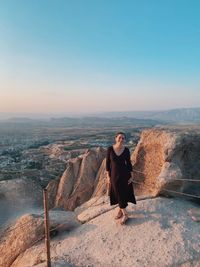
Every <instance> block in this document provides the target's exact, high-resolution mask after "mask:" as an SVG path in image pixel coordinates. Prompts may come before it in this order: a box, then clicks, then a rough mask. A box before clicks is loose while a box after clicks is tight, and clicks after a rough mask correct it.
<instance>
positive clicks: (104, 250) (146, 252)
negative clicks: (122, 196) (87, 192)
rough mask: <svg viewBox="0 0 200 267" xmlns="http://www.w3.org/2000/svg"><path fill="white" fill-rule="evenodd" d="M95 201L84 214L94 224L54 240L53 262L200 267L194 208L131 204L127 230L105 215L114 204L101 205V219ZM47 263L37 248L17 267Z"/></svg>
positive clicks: (161, 202) (177, 203) (158, 201)
mask: <svg viewBox="0 0 200 267" xmlns="http://www.w3.org/2000/svg"><path fill="white" fill-rule="evenodd" d="M94 201H95V199H91V200H90V201H89V203H87V204H86V203H85V204H84V208H86V206H89V207H90V208H89V209H88V211H87V209H85V210H84V211H83V212H84V214H85V215H86V212H87V221H88V222H86V223H84V224H82V225H80V226H79V227H77V228H75V229H73V230H72V231H70V232H66V233H65V234H64V235H60V236H58V237H57V238H56V239H54V240H52V242H51V259H52V262H56V261H57V262H62V263H63V264H64V262H66V265H67V264H68V263H70V264H71V265H72V266H77V267H78V266H79V267H81V266H95V267H102V266H108V267H112V266H117V267H118V266H123V267H129V266H134V267H141V266H143V267H149V266H162V267H168V266H184V267H185V266H190V267H192V266H195V267H197V266H199V264H200V248H199V236H200V228H199V223H197V222H194V221H193V220H192V219H191V217H190V216H187V214H188V212H189V211H190V210H191V209H194V208H195V205H194V203H192V202H189V201H185V200H183V199H177V198H172V199H167V198H161V197H157V198H154V199H148V200H142V201H138V203H137V205H129V207H128V212H129V217H130V218H129V220H128V221H127V224H126V225H124V226H121V225H120V224H119V222H118V221H116V220H114V216H115V214H116V212H117V210H115V209H114V210H107V211H106V212H103V213H102V209H104V207H105V205H107V204H108V202H104V201H106V200H103V201H102V200H101V201H100V202H98V203H97V202H96V203H95V205H96V204H99V214H98V212H97V206H95V205H94V206H93V208H92V206H91V205H92V202H93V203H94ZM101 205H102V209H101V208H100V207H101ZM94 214H96V215H99V216H95V217H93V215H94ZM80 215H81V214H80ZM82 215H83V213H82ZM44 261H45V251H44V245H43V244H37V245H35V246H33V247H31V248H29V249H27V250H26V251H25V252H24V253H22V254H21V255H20V256H19V257H18V258H17V259H16V261H15V263H13V265H11V267H22V266H27V267H32V266H35V265H36V264H39V263H42V262H44ZM41 265H42V264H41ZM39 266H40V265H39ZM42 266H43V265H42ZM61 266H62V265H61ZM64 266H65V265H64Z"/></svg>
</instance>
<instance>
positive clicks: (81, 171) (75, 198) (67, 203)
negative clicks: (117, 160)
mask: <svg viewBox="0 0 200 267" xmlns="http://www.w3.org/2000/svg"><path fill="white" fill-rule="evenodd" d="M105 153H106V151H105V149H103V148H96V149H88V150H87V151H86V152H85V153H84V154H83V155H82V156H81V158H80V157H78V158H76V159H72V160H70V161H69V162H68V166H67V169H66V171H65V173H64V174H63V176H62V177H61V180H60V183H59V186H58V192H57V196H56V203H55V206H56V207H62V208H64V209H66V210H74V209H75V208H76V207H77V206H79V205H81V204H82V203H84V202H85V201H87V200H89V199H90V197H91V196H92V193H93V191H94V185H95V181H96V176H97V173H98V171H99V168H100V166H101V163H102V161H103V159H104V158H105Z"/></svg>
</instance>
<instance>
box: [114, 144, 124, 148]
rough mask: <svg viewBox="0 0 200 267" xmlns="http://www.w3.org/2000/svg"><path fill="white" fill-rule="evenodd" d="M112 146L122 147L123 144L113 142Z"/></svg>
mask: <svg viewBox="0 0 200 267" xmlns="http://www.w3.org/2000/svg"><path fill="white" fill-rule="evenodd" d="M114 147H116V148H122V147H124V145H123V144H118V143H115V144H114Z"/></svg>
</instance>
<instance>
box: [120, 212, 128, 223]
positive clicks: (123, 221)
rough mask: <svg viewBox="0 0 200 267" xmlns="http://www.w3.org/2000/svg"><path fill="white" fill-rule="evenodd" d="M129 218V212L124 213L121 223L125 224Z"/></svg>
mask: <svg viewBox="0 0 200 267" xmlns="http://www.w3.org/2000/svg"><path fill="white" fill-rule="evenodd" d="M127 220H128V214H123V217H122V219H121V222H120V223H121V224H125V223H126V221H127Z"/></svg>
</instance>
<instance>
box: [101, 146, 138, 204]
mask: <svg viewBox="0 0 200 267" xmlns="http://www.w3.org/2000/svg"><path fill="white" fill-rule="evenodd" d="M106 171H108V172H109V175H110V178H111V187H110V204H111V205H115V204H119V207H120V208H121V209H124V208H126V207H127V205H128V203H127V202H132V203H134V204H136V199H135V196H134V191H133V186H132V183H131V184H129V185H128V179H129V178H130V177H131V171H132V165H131V161H130V151H129V149H128V148H127V147H125V148H124V151H123V152H122V153H121V154H120V155H119V156H118V155H117V154H116V153H115V151H114V149H113V147H112V146H110V147H109V148H108V149H107V156H106Z"/></svg>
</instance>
